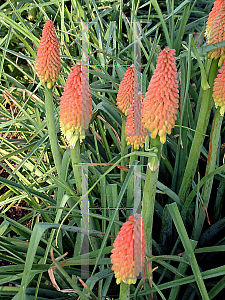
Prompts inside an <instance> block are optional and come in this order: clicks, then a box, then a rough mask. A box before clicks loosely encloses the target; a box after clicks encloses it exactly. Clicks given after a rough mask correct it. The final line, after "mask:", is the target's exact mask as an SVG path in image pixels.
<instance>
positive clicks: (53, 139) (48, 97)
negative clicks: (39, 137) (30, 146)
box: [45, 87, 62, 174]
mask: <svg viewBox="0 0 225 300" xmlns="http://www.w3.org/2000/svg"><path fill="white" fill-rule="evenodd" d="M45 110H46V117H47V124H48V134H49V140H50V144H51V150H52V155H53V159H54V163H55V166H56V170H57V172H58V174H60V170H61V166H62V155H61V153H60V150H59V144H58V138H57V132H56V126H55V115H54V107H53V101H52V90H50V89H48V88H47V87H45Z"/></svg>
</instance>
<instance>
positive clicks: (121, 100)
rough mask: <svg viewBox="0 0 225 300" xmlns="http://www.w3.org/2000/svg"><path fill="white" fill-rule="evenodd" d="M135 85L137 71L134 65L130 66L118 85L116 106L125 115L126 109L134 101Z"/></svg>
mask: <svg viewBox="0 0 225 300" xmlns="http://www.w3.org/2000/svg"><path fill="white" fill-rule="evenodd" d="M135 85H137V71H136V69H135V67H134V65H132V66H130V67H129V68H128V69H127V71H126V73H125V74H124V77H123V79H122V81H121V83H120V85H119V91H118V95H117V101H116V104H117V107H118V108H119V109H120V110H121V111H122V112H123V113H124V115H125V116H127V113H128V110H129V108H130V107H131V105H132V103H133V101H134V86H135Z"/></svg>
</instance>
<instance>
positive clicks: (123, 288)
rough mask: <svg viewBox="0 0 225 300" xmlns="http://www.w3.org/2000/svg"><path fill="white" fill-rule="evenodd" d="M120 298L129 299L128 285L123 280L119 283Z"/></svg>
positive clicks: (122, 299) (121, 299)
mask: <svg viewBox="0 0 225 300" xmlns="http://www.w3.org/2000/svg"><path fill="white" fill-rule="evenodd" d="M120 300H130V285H129V284H126V283H124V282H121V283H120Z"/></svg>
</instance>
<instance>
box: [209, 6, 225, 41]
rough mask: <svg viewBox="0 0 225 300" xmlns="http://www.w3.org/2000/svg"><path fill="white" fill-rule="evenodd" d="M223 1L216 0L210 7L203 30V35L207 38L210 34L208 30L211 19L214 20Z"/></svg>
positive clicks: (210, 25)
mask: <svg viewBox="0 0 225 300" xmlns="http://www.w3.org/2000/svg"><path fill="white" fill-rule="evenodd" d="M223 2H224V0H216V1H215V2H214V4H213V8H212V10H211V12H210V13H209V17H208V21H207V25H206V30H205V36H206V37H207V38H209V36H210V31H211V27H212V24H213V21H214V20H215V18H216V16H217V14H218V12H219V10H220V8H221V6H222V4H223Z"/></svg>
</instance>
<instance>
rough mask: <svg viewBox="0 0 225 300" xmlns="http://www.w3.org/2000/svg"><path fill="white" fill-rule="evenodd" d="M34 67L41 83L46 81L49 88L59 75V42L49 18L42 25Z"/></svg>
mask: <svg viewBox="0 0 225 300" xmlns="http://www.w3.org/2000/svg"><path fill="white" fill-rule="evenodd" d="M34 68H35V70H36V71H37V75H38V78H39V79H40V81H41V83H42V84H45V83H46V85H47V88H49V89H50V88H52V87H53V85H54V84H55V82H56V81H57V79H58V77H59V74H60V70H61V62H60V52H59V44H58V41H57V37H56V33H55V29H54V26H53V22H52V21H50V20H48V21H47V22H46V23H45V25H44V28H43V31H42V37H41V41H40V44H39V46H38V52H37V57H36V60H35V64H34Z"/></svg>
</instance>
